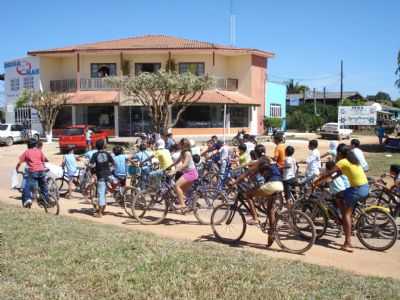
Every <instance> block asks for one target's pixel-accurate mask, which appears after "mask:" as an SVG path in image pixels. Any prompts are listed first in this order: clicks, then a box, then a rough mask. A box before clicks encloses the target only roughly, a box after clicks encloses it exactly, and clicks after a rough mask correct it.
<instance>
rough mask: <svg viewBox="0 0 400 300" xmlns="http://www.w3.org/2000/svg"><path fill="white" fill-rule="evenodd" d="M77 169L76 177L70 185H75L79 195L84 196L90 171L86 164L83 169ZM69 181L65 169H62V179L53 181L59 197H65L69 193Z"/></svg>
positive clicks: (89, 179) (90, 174) (90, 177)
mask: <svg viewBox="0 0 400 300" xmlns="http://www.w3.org/2000/svg"><path fill="white" fill-rule="evenodd" d="M77 169H78V173H77V175H76V176H74V177H73V179H72V183H73V184H74V185H75V187H76V188H77V190H78V191H79V192H80V193H82V194H84V193H86V190H87V188H88V186H89V184H90V181H91V179H92V173H91V169H90V167H89V165H88V164H87V165H86V166H85V167H78V168H77ZM69 180H70V178H69V176H68V175H67V174H66V170H65V169H63V175H62V177H60V178H56V180H55V181H56V184H57V186H58V190H59V193H60V196H61V197H65V196H66V195H67V194H68V192H69V190H68V185H69Z"/></svg>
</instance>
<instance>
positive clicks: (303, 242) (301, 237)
mask: <svg viewBox="0 0 400 300" xmlns="http://www.w3.org/2000/svg"><path fill="white" fill-rule="evenodd" d="M274 237H275V241H276V243H277V244H278V246H279V247H280V248H281V249H282V250H285V251H287V252H289V253H294V254H302V253H304V252H306V251H307V250H309V249H310V248H311V247H312V246H313V245H314V243H315V238H316V233H315V227H314V224H313V221H312V220H311V219H310V217H309V216H307V215H306V214H305V213H303V212H302V211H299V210H290V211H284V212H282V213H278V214H277V218H276V223H275V226H274Z"/></svg>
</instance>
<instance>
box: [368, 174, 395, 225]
mask: <svg viewBox="0 0 400 300" xmlns="http://www.w3.org/2000/svg"><path fill="white" fill-rule="evenodd" d="M385 176H386V174H384V175H382V176H381V177H380V179H378V180H374V181H373V182H371V184H372V187H373V189H372V191H371V192H370V195H369V197H368V199H367V201H368V203H370V204H376V205H379V206H383V207H386V208H388V209H389V211H390V215H391V216H392V217H393V218H394V219H395V220H396V219H397V218H398V217H399V216H400V194H399V193H398V192H397V191H395V190H392V189H389V188H388V187H387V183H386V182H385V181H384V180H383V178H385Z"/></svg>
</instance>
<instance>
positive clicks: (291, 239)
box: [211, 184, 316, 254]
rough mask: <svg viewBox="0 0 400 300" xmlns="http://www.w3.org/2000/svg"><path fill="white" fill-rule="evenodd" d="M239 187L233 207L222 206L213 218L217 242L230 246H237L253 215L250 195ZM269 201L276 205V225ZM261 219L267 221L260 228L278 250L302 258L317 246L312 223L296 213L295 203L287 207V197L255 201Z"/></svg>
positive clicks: (301, 213) (281, 194) (214, 212)
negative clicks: (271, 214) (301, 255)
mask: <svg viewBox="0 0 400 300" xmlns="http://www.w3.org/2000/svg"><path fill="white" fill-rule="evenodd" d="M242 186H243V184H241V185H239V188H238V189H239V191H238V194H237V197H236V199H235V201H234V202H233V203H222V204H220V205H219V206H217V207H216V208H215V209H214V210H213V212H212V214H211V228H212V230H213V233H214V235H215V237H216V238H217V240H219V241H221V242H223V243H226V244H237V243H239V242H240V241H241V239H242V238H243V236H244V234H245V233H246V229H247V222H246V218H245V213H246V212H247V213H248V214H251V209H250V207H249V206H248V204H247V203H246V200H245V198H246V191H245V189H244V188H242ZM267 201H275V208H274V214H275V219H276V221H275V224H269V220H268V217H267V216H268V209H267V207H266V206H265V205H266V203H267ZM254 204H255V207H256V210H257V212H258V215H259V216H260V217H261V218H265V220H264V221H261V223H260V225H259V228H260V229H261V231H262V232H263V233H266V234H271V235H273V238H274V241H276V243H277V244H278V246H279V247H280V248H281V249H282V250H284V251H287V252H289V253H294V254H302V253H304V252H306V251H308V250H309V249H310V248H311V247H312V246H313V245H314V242H315V238H316V233H315V228H314V224H313V222H312V220H311V219H310V218H309V217H308V216H307V215H306V214H305V213H303V212H301V211H299V210H295V209H293V208H291V207H292V205H291V203H289V202H287V203H285V200H284V197H283V193H281V192H279V193H275V194H273V195H271V196H269V197H267V198H266V199H261V200H260V199H259V200H257V201H255V203H254Z"/></svg>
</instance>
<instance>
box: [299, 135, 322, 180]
mask: <svg viewBox="0 0 400 300" xmlns="http://www.w3.org/2000/svg"><path fill="white" fill-rule="evenodd" d="M308 149H309V150H310V154H309V155H308V157H307V159H306V160H305V161H303V162H302V163H306V164H307V168H306V173H305V178H304V179H303V180H301V181H300V182H301V183H302V184H304V183H308V182H311V181H312V180H313V179H314V178H316V177H317V176H319V174H320V170H321V156H320V153H319V151H318V141H317V140H311V141H309V143H308Z"/></svg>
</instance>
